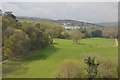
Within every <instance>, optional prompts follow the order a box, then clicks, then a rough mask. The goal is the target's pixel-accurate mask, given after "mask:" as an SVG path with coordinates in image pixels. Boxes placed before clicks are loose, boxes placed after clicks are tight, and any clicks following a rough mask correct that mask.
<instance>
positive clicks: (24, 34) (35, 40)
mask: <svg viewBox="0 0 120 80" xmlns="http://www.w3.org/2000/svg"><path fill="white" fill-rule="evenodd" d="M2 24H3V25H2V30H3V31H2V37H3V38H2V39H3V42H2V43H3V44H2V48H3V60H4V59H9V58H13V57H16V56H20V55H23V54H26V53H28V52H29V51H32V50H35V49H41V48H44V47H46V46H48V45H49V44H51V43H52V41H53V40H52V38H51V37H50V36H49V34H48V32H46V31H45V29H44V28H45V27H47V25H48V24H45V23H26V22H19V21H18V20H16V17H15V16H14V15H13V14H12V13H11V12H6V13H4V15H3V16H2ZM48 26H49V25H48ZM51 26H53V25H51ZM51 26H49V27H51ZM56 32H59V31H56ZM53 33H54V32H53ZM59 33H60V32H59ZM56 35H57V34H56Z"/></svg>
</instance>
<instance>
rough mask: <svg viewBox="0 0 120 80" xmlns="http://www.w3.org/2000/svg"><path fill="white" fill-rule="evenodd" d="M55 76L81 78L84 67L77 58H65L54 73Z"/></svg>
mask: <svg viewBox="0 0 120 80" xmlns="http://www.w3.org/2000/svg"><path fill="white" fill-rule="evenodd" d="M55 77H56V78H82V77H84V69H82V66H81V65H80V63H79V61H77V60H65V61H64V62H63V63H62V64H61V65H60V66H59V68H58V69H57V71H56V73H55Z"/></svg>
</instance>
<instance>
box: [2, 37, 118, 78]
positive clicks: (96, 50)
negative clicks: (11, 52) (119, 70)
mask: <svg viewBox="0 0 120 80" xmlns="http://www.w3.org/2000/svg"><path fill="white" fill-rule="evenodd" d="M85 54H93V55H97V56H100V57H109V58H111V59H113V60H114V62H115V63H116V64H117V57H118V47H117V46H115V40H114V39H106V38H86V39H82V40H80V44H74V43H73V42H72V40H66V39H57V38H56V39H54V44H52V45H49V46H48V47H46V48H44V49H41V50H37V51H33V52H31V53H28V54H26V55H24V56H22V57H19V58H17V59H13V60H8V61H6V62H5V63H3V77H7V78H52V77H53V74H54V73H55V71H56V69H57V68H58V66H59V65H60V64H61V63H62V62H63V61H64V60H66V59H76V60H79V61H80V62H81V61H82V60H83V58H84V55H85Z"/></svg>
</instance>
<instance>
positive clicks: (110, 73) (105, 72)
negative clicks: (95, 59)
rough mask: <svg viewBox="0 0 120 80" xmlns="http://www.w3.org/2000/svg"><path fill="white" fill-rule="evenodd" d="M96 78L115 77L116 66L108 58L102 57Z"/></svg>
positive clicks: (116, 74)
mask: <svg viewBox="0 0 120 80" xmlns="http://www.w3.org/2000/svg"><path fill="white" fill-rule="evenodd" d="M97 77H98V78H116V77H118V73H117V66H116V65H115V63H114V62H113V61H112V60H111V59H110V58H103V59H102V63H101V65H100V66H99V67H98V75H97Z"/></svg>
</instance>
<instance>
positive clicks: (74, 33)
mask: <svg viewBox="0 0 120 80" xmlns="http://www.w3.org/2000/svg"><path fill="white" fill-rule="evenodd" d="M83 37H84V34H82V33H81V32H80V31H79V30H74V31H71V32H70V39H72V40H73V42H75V43H79V41H80V39H82V38H83Z"/></svg>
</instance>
